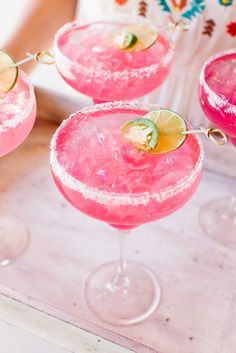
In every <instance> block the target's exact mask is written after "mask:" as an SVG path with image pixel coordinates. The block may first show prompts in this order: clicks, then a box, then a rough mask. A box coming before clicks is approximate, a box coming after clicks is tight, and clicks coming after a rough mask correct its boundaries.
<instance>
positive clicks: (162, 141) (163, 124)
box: [145, 109, 188, 154]
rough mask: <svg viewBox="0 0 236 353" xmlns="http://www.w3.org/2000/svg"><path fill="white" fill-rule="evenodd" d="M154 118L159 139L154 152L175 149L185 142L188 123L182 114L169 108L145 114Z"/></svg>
mask: <svg viewBox="0 0 236 353" xmlns="http://www.w3.org/2000/svg"><path fill="white" fill-rule="evenodd" d="M145 118H146V119H150V120H152V121H153V122H154V123H155V124H156V125H157V128H158V132H159V140H158V144H157V146H156V147H155V148H153V149H152V150H151V151H150V152H151V153H152V154H161V153H168V152H172V151H175V150H176V149H178V148H180V147H181V146H182V145H183V143H184V142H185V140H186V138H187V135H186V134H184V132H185V131H187V129H188V128H187V123H186V121H185V120H184V119H183V117H182V116H180V115H179V114H177V113H176V112H174V111H172V110H169V109H159V110H155V111H152V112H150V113H148V114H146V115H145Z"/></svg>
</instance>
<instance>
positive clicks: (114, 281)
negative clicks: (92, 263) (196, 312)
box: [51, 102, 203, 324]
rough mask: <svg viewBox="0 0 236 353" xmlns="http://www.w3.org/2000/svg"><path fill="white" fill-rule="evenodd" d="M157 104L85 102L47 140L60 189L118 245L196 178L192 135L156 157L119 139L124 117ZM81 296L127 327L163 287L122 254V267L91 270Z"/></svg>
mask: <svg viewBox="0 0 236 353" xmlns="http://www.w3.org/2000/svg"><path fill="white" fill-rule="evenodd" d="M155 108H156V107H155V106H152V107H150V106H147V105H145V104H141V103H138V102H115V103H106V104H101V105H95V106H94V107H88V108H85V109H83V110H82V111H79V112H77V113H75V114H73V115H72V116H71V117H70V118H69V119H67V120H66V121H65V122H64V123H63V124H62V125H61V127H60V128H59V129H58V130H57V132H56V134H55V135H54V137H53V139H52V144H51V166H52V172H53V177H54V180H55V182H56V185H57V187H58V188H59V190H60V191H61V192H62V194H63V195H64V197H65V198H66V199H67V200H68V201H69V202H70V203H71V204H72V205H74V206H75V207H76V208H77V209H79V210H80V211H81V212H84V213H86V214H87V215H89V216H91V217H94V218H96V219H99V220H101V221H104V222H107V223H109V224H110V225H112V226H113V227H115V228H117V229H118V230H119V234H120V239H121V242H122V238H123V235H124V233H127V232H128V231H129V230H131V229H132V228H135V227H137V226H139V225H141V224H143V223H146V222H151V221H155V220H158V219H160V218H162V217H165V216H167V215H169V214H171V213H173V212H175V211H176V210H177V209H179V208H180V207H182V206H183V205H184V204H185V203H186V202H187V201H188V200H189V199H190V198H191V196H192V195H193V193H194V191H195V190H196V188H197V186H198V184H199V181H200V178H201V174H202V164H203V156H202V155H203V153H202V147H201V143H200V141H199V139H198V137H197V136H196V135H189V136H188V137H187V139H186V141H185V142H184V144H183V145H182V146H181V147H180V148H178V149H177V150H175V151H173V152H169V153H166V154H159V155H153V154H150V153H147V152H140V151H138V150H137V149H136V148H135V147H134V146H133V145H132V144H130V143H129V142H127V140H125V139H124V137H123V136H122V134H121V132H120V128H121V126H122V125H123V124H124V123H125V122H127V121H129V120H132V119H136V118H140V117H143V116H144V115H145V114H146V113H147V112H149V111H150V110H154V109H155ZM117 268H118V270H117ZM138 293H142V295H141V294H140V295H138ZM86 299H87V301H88V304H89V305H90V307H91V308H92V310H93V311H94V312H95V313H96V314H97V315H98V316H99V317H100V318H102V319H103V320H105V321H107V322H110V323H113V324H131V323H135V322H139V321H142V320H144V319H145V318H147V317H148V316H149V315H150V314H151V313H152V312H153V311H154V310H155V309H156V307H157V305H158V303H159V300H160V288H159V285H158V283H157V281H156V279H155V277H154V275H153V274H152V273H151V272H150V271H149V270H147V269H146V268H145V267H143V266H141V265H138V264H133V263H128V264H127V263H126V261H125V259H124V257H123V253H122V251H121V261H120V264H119V265H117V263H109V264H106V265H104V266H102V267H101V268H99V269H97V270H96V271H95V272H94V273H93V274H92V275H91V277H90V279H89V281H88V284H87V285H86ZM131 302H132V307H130V303H131Z"/></svg>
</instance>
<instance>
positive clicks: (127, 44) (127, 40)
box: [115, 31, 138, 49]
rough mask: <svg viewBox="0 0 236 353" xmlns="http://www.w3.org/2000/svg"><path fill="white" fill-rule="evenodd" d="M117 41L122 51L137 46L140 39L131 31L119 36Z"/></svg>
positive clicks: (116, 38)
mask: <svg viewBox="0 0 236 353" xmlns="http://www.w3.org/2000/svg"><path fill="white" fill-rule="evenodd" d="M115 40H116V43H117V45H118V46H119V48H120V49H129V48H132V47H133V46H134V45H135V44H136V42H137V40H138V38H137V37H136V35H134V34H133V33H131V32H129V31H123V32H121V33H119V34H117V36H116V37H115Z"/></svg>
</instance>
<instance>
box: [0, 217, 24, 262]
mask: <svg viewBox="0 0 236 353" xmlns="http://www.w3.org/2000/svg"><path fill="white" fill-rule="evenodd" d="M28 243H29V234H28V232H27V230H26V228H25V225H24V223H23V222H22V221H21V220H19V219H17V218H15V217H13V216H10V215H2V216H0V266H6V265H8V264H9V263H10V262H12V261H14V260H15V259H16V258H17V257H18V256H19V255H21V254H22V253H23V251H24V250H25V249H26V247H27V245H28Z"/></svg>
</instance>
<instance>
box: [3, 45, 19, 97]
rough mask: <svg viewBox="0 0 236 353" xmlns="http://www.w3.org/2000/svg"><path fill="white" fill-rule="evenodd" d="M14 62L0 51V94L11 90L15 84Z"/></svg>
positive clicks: (16, 71) (15, 70) (15, 68)
mask: <svg viewBox="0 0 236 353" xmlns="http://www.w3.org/2000/svg"><path fill="white" fill-rule="evenodd" d="M15 63H16V62H15V60H14V59H13V57H12V56H11V55H9V54H8V53H7V52H6V51H4V50H2V49H1V50H0V94H1V93H7V92H9V91H10V90H12V89H13V87H14V86H15V84H16V82H17V77H18V67H13V66H12V65H14V64H15Z"/></svg>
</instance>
